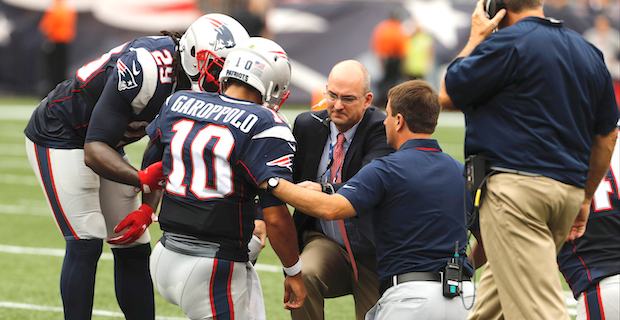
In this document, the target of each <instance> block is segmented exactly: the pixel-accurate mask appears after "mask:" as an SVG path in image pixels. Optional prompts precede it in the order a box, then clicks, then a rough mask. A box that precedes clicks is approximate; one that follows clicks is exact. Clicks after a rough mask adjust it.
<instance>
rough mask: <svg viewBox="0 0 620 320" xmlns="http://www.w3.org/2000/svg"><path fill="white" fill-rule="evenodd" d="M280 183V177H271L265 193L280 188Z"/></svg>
mask: <svg viewBox="0 0 620 320" xmlns="http://www.w3.org/2000/svg"><path fill="white" fill-rule="evenodd" d="M279 183H280V178H278V177H271V178H269V179H267V189H265V191H267V193H271V192H272V191H273V189H275V187H277V186H278V184H279Z"/></svg>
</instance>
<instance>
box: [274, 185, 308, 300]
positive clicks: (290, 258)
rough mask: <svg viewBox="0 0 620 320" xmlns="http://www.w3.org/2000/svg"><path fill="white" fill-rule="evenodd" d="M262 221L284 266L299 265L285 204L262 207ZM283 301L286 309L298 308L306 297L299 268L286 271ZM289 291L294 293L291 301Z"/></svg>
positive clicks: (291, 226)
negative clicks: (292, 272) (293, 272)
mask: <svg viewBox="0 0 620 320" xmlns="http://www.w3.org/2000/svg"><path fill="white" fill-rule="evenodd" d="M282 180H284V179H282ZM263 215H264V219H265V220H264V221H265V224H266V226H267V234H269V243H271V246H272V247H273V250H274V251H275V252H276V254H277V255H278V257H279V258H280V261H282V265H283V266H284V267H285V268H295V267H296V266H300V264H301V260H300V258H299V249H298V247H297V242H296V241H291V239H297V233H296V231H295V224H294V223H293V218H292V217H291V214H290V212H289V211H288V208H287V207H286V205H279V206H271V207H267V208H263ZM284 288H285V291H284V303H285V308H286V309H297V308H300V307H301V306H302V305H303V303H304V300H305V298H306V288H305V287H304V283H303V280H302V279H301V268H299V272H298V273H296V274H289V272H287V276H286V279H285V281H284ZM291 293H292V294H293V295H294V297H293V300H292V301H291Z"/></svg>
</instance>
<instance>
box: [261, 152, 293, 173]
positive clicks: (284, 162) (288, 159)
mask: <svg viewBox="0 0 620 320" xmlns="http://www.w3.org/2000/svg"><path fill="white" fill-rule="evenodd" d="M266 165H268V166H270V167H274V166H278V167H282V168H287V169H288V170H289V171H291V172H293V154H292V153H291V154H287V155H285V156H281V157H280V158H278V159H275V160H272V161H269V162H267V163H266Z"/></svg>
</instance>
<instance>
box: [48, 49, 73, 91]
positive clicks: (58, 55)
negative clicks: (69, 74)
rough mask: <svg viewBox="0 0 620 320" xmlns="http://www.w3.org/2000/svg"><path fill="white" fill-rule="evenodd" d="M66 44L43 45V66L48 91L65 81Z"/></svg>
mask: <svg viewBox="0 0 620 320" xmlns="http://www.w3.org/2000/svg"><path fill="white" fill-rule="evenodd" d="M67 48H68V43H55V42H47V43H45V44H44V47H43V53H44V55H45V65H46V72H47V79H48V84H49V85H50V86H51V88H50V90H51V89H53V88H55V87H56V85H57V84H59V83H60V82H62V81H63V80H65V79H66V70H67V60H68V59H67V51H68V50H67Z"/></svg>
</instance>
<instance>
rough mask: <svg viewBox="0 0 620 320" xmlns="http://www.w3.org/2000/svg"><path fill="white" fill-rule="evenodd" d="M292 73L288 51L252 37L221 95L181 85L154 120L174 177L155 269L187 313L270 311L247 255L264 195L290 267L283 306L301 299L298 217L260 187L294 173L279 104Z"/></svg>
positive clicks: (241, 316) (230, 68) (234, 59)
mask: <svg viewBox="0 0 620 320" xmlns="http://www.w3.org/2000/svg"><path fill="white" fill-rule="evenodd" d="M289 79H290V63H289V60H288V58H287V55H286V53H285V52H284V50H283V49H282V48H281V47H280V46H279V45H277V44H276V43H275V42H273V41H271V40H267V39H264V38H250V39H249V40H247V41H245V42H243V43H240V44H238V45H237V46H236V47H235V48H234V49H233V50H232V51H231V52H230V53H229V54H228V57H227V59H226V63H225V64H224V68H223V69H222V72H221V74H220V85H221V87H222V91H223V94H214V93H202V92H195V91H179V92H177V93H175V94H174V95H172V96H171V97H170V98H169V99H168V100H167V101H166V104H165V105H164V106H163V107H162V109H161V112H160V114H159V116H158V117H157V118H156V119H155V120H154V121H153V122H152V123H151V124H150V125H149V126H148V127H147V133H148V135H149V137H151V139H152V142H154V143H153V145H154V147H155V148H158V149H163V150H164V151H163V173H164V176H165V181H166V183H165V187H164V190H163V200H162V208H161V211H160V214H159V225H160V227H161V228H162V230H163V231H164V234H163V236H162V238H161V239H160V241H159V242H158V243H157V245H156V246H155V248H154V249H153V254H152V255H151V265H150V268H151V274H152V276H153V281H154V283H155V286H156V287H157V290H158V291H159V293H160V294H161V295H162V297H163V298H164V299H165V300H166V301H168V302H170V303H172V304H175V305H179V306H180V307H181V309H182V310H183V312H184V313H185V314H186V315H187V317H188V318H189V319H216V318H217V319H237V320H245V319H249V318H250V316H251V319H264V318H265V316H264V305H263V303H262V292H261V291H260V285H256V283H257V278H258V277H257V274H256V272H255V271H254V269H253V267H252V264H251V263H249V262H248V241H249V240H250V237H251V235H252V229H253V227H254V225H253V220H254V218H255V216H256V209H255V207H254V197H255V196H256V194H257V193H258V194H259V196H260V204H261V207H262V209H263V212H264V219H265V222H266V225H267V231H268V234H269V239H270V242H271V245H272V247H273V248H274V250H275V252H276V253H277V255H278V256H279V257H280V260H281V261H282V264H283V265H284V266H285V268H284V269H285V272H286V274H287V276H286V279H285V293H284V301H285V308H287V309H293V308H299V307H301V305H302V304H303V301H304V299H305V296H306V292H305V288H304V285H303V282H302V279H301V260H300V259H299V252H298V249H297V243H296V242H295V241H292V240H293V239H296V235H295V227H294V225H293V219H292V217H291V215H290V213H289V211H288V208H287V207H286V205H285V204H284V203H283V202H282V201H280V200H279V199H277V198H275V197H273V196H272V195H270V194H268V193H266V192H265V191H264V190H263V191H262V192H259V190H258V188H257V186H258V185H259V184H260V183H261V182H263V181H264V180H266V179H267V178H270V177H280V178H283V179H287V180H292V164H293V154H294V152H295V146H296V142H295V139H294V137H293V134H292V133H291V131H290V128H289V127H288V125H287V124H286V123H285V122H284V121H283V120H282V119H281V118H280V117H279V116H278V114H277V113H276V111H274V109H277V107H278V106H279V105H280V104H281V102H282V100H283V98H284V97H285V96H286V95H287V93H288V89H287V88H288V85H289ZM147 154H153V155H158V154H160V153H159V152H153V153H151V152H147ZM160 158H162V157H161V156H159V157H147V158H146V161H147V162H148V163H150V162H153V161H157V160H159V159H160ZM157 174H158V173H157V172H154V173H153V172H149V173H148V174H147V175H148V176H149V177H150V176H155V177H156V176H157ZM154 180H159V178H157V177H156V178H155V179H154ZM248 283H253V284H254V285H248ZM291 293H294V298H292V297H291ZM290 299H292V300H290Z"/></svg>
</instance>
